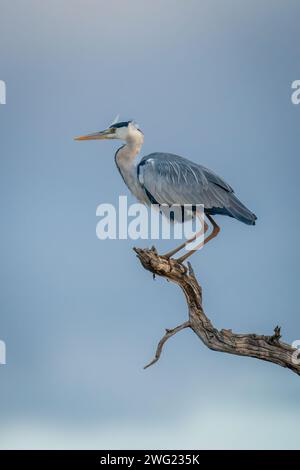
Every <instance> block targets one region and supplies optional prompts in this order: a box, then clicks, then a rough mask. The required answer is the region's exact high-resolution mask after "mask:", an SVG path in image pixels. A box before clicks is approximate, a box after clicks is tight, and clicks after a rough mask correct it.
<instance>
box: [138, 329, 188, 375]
mask: <svg viewBox="0 0 300 470" xmlns="http://www.w3.org/2000/svg"><path fill="white" fill-rule="evenodd" d="M190 326H191V325H190V322H189V321H186V322H185V323H182V325H179V326H176V327H175V328H172V330H169V329H168V328H166V333H165V335H164V336H163V337H162V339H161V340H160V342H159V343H158V345H157V349H156V353H155V356H154V359H152V361H151V362H149V364H147V365H146V366H145V367H144V369H147V368H148V367H150V366H152V365H153V364H155V362H157V361H158V359H159V358H160V355H161V352H162V349H163V347H164V344H165V342H166V341H168V339H169V338H171V336H173V335H176V333H178V332H179V331H181V330H184V328H188V327H190Z"/></svg>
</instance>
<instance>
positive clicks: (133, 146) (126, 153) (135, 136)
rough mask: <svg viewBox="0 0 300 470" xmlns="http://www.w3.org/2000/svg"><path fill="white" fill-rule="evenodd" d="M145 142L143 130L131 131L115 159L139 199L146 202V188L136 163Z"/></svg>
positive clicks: (131, 189) (126, 181)
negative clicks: (139, 176) (139, 178)
mask: <svg viewBox="0 0 300 470" xmlns="http://www.w3.org/2000/svg"><path fill="white" fill-rule="evenodd" d="M143 143H144V136H143V134H142V132H140V131H138V130H136V131H135V132H131V133H130V134H129V135H128V136H127V138H126V144H125V145H123V147H121V148H119V150H118V151H117V153H116V155H115V161H116V165H117V167H118V169H119V171H120V173H121V175H122V178H123V180H124V181H125V183H126V185H127V186H128V188H129V189H130V191H131V192H132V193H133V194H134V195H135V197H136V198H137V199H138V200H139V201H141V202H146V201H147V199H146V197H145V193H144V190H143V188H142V187H141V185H140V183H139V180H138V176H137V165H136V157H137V156H138V154H139V153H140V151H141V148H142V145H143Z"/></svg>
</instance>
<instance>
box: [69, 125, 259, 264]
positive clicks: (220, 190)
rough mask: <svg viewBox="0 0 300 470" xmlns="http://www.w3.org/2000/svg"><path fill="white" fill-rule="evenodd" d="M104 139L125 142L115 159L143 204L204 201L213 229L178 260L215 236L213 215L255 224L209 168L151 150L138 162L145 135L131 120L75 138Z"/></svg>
mask: <svg viewBox="0 0 300 470" xmlns="http://www.w3.org/2000/svg"><path fill="white" fill-rule="evenodd" d="M104 139H117V140H121V141H123V142H124V145H122V147H120V148H119V149H118V150H117V152H116V154H115V162H116V165H117V167H118V170H119V172H120V174H121V176H122V178H123V180H124V182H125V184H126V185H127V186H128V188H129V190H130V191H131V192H132V193H133V195H134V196H135V197H136V198H137V199H138V200H139V201H140V202H142V203H143V204H146V205H150V204H159V205H168V206H173V205H180V206H184V205H187V204H189V205H196V204H203V206H204V214H205V217H206V218H207V220H208V221H210V223H211V225H212V231H211V233H210V234H209V235H208V236H206V237H205V239H204V241H202V242H201V244H199V245H198V246H196V247H195V249H192V250H190V251H188V252H187V253H186V254H184V255H183V256H181V257H180V258H178V261H179V262H183V261H184V260H185V259H187V258H188V257H189V256H190V255H191V254H193V253H194V252H195V251H196V250H197V249H199V248H200V246H202V245H204V244H206V243H208V242H209V241H210V240H212V239H213V238H214V237H216V236H217V235H218V233H219V231H220V227H219V226H218V225H217V223H216V222H215V220H214V219H213V217H212V216H213V215H217V214H220V215H227V216H229V217H233V218H235V219H237V220H239V221H241V222H243V223H245V224H248V225H255V221H256V219H257V217H256V215H255V214H254V213H253V212H251V211H250V210H249V209H247V207H246V206H245V205H244V204H242V202H241V201H240V200H239V199H238V198H237V197H236V195H235V193H234V190H233V189H232V187H231V186H229V184H227V183H226V182H225V181H224V180H223V179H222V178H220V176H218V175H217V174H216V173H214V172H213V171H211V170H209V169H208V168H206V167H204V166H202V165H200V164H197V163H194V162H192V161H190V160H187V159H186V158H183V157H180V156H178V155H174V154H171V153H151V154H149V155H147V156H145V157H143V158H142V159H141V160H140V161H137V156H138V155H139V153H140V151H141V148H142V145H143V142H144V134H143V132H142V131H141V130H140V129H139V128H138V126H137V125H136V124H135V123H134V122H133V121H126V122H125V121H124V122H117V123H114V124H112V125H111V126H109V127H108V128H107V129H105V130H104V131H100V132H94V133H93V134H88V135H83V136H80V137H75V140H104ZM208 228H209V225H208V224H207V223H206V221H204V227H203V229H204V233H206V232H207V230H208ZM196 237H197V234H196V235H194V236H193V238H191V239H189V240H186V241H185V242H184V243H182V244H181V245H179V246H178V247H176V248H175V249H173V250H171V251H169V252H168V253H166V254H165V255H164V256H165V257H167V258H170V257H171V256H173V255H174V254H175V253H177V252H178V251H179V250H181V249H182V248H184V247H186V246H187V245H188V244H189V243H191V242H192V241H194V240H195V238H196Z"/></svg>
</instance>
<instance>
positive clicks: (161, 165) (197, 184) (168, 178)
mask: <svg viewBox="0 0 300 470" xmlns="http://www.w3.org/2000/svg"><path fill="white" fill-rule="evenodd" d="M138 178H139V181H140V183H141V185H142V186H143V188H144V189H145V191H146V192H147V194H148V196H149V195H151V197H152V199H153V200H155V201H156V202H157V203H158V204H168V205H172V204H180V205H183V204H192V205H196V204H203V205H204V207H205V209H212V208H220V209H221V208H224V207H227V206H228V205H229V198H228V195H229V193H232V192H233V189H232V188H231V187H230V186H229V185H228V184H227V183H226V182H225V181H223V180H222V179H221V178H220V177H219V176H217V175H216V174H215V173H213V172H211V171H210V170H208V169H207V168H205V167H203V166H201V165H197V164H196V163H193V162H191V161H189V160H187V159H185V158H182V157H179V156H177V155H173V154H169V153H153V154H150V155H148V156H146V157H144V158H143V159H142V160H141V162H140V164H139V166H138Z"/></svg>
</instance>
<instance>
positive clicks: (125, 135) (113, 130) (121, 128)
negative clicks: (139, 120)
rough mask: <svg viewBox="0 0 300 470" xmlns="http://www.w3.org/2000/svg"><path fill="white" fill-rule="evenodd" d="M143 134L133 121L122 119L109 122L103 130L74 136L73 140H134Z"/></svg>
mask: <svg viewBox="0 0 300 470" xmlns="http://www.w3.org/2000/svg"><path fill="white" fill-rule="evenodd" d="M142 135H143V133H142V131H140V129H139V128H138V126H137V125H136V124H135V123H134V122H133V121H123V122H116V123H114V124H111V126H109V127H108V128H107V129H105V130H104V131H99V132H93V133H92V134H87V135H82V136H80V137H75V140H107V139H118V140H124V141H126V142H128V141H130V140H135V139H136V138H138V137H141V136H142Z"/></svg>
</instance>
